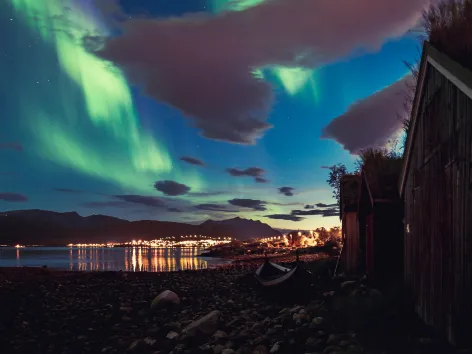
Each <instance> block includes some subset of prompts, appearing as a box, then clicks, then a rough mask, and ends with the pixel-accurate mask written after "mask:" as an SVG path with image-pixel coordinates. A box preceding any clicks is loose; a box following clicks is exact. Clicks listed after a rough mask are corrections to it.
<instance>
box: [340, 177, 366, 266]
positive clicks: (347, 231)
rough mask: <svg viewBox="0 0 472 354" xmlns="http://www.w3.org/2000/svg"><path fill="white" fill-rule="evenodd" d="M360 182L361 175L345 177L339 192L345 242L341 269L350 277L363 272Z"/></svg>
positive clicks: (342, 179) (342, 235)
mask: <svg viewBox="0 0 472 354" xmlns="http://www.w3.org/2000/svg"><path fill="white" fill-rule="evenodd" d="M360 182H361V177H360V176H359V175H345V176H343V177H342V178H341V184H340V190H339V193H340V195H339V218H340V220H341V237H342V241H343V250H342V255H341V268H342V271H343V272H344V273H346V274H348V275H354V274H360V272H361V271H362V267H361V263H362V262H361V261H360V258H361V248H360V244H359V225H358V222H357V208H358V200H359V190H360Z"/></svg>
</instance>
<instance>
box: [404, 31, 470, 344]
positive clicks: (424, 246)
mask: <svg viewBox="0 0 472 354" xmlns="http://www.w3.org/2000/svg"><path fill="white" fill-rule="evenodd" d="M451 40H458V41H459V42H458V43H459V45H463V43H462V40H461V39H456V38H451ZM467 43H470V41H469V42H467ZM464 45H465V44H464ZM464 62H470V58H469V60H468V61H467V60H465V61H464ZM409 129H410V131H409V134H408V139H407V143H406V147H405V157H404V165H403V170H402V175H401V183H400V193H401V195H402V197H403V198H404V202H405V250H404V252H405V283H406V286H407V289H408V291H409V293H410V295H411V298H412V300H413V301H414V303H415V307H416V311H417V312H418V314H419V315H420V316H421V317H422V318H423V320H424V321H425V322H426V323H428V324H430V325H433V326H434V327H436V329H439V330H441V331H442V332H443V333H444V334H445V335H446V336H447V337H448V338H449V339H450V340H451V341H452V342H456V343H459V344H461V343H462V342H467V341H468V342H469V343H470V338H469V337H470V333H471V332H470V329H471V328H472V327H471V326H472V71H470V70H469V69H466V68H464V67H462V66H461V65H459V64H458V63H457V62H455V61H453V60H452V59H450V58H449V57H448V56H446V55H445V54H443V53H441V52H439V51H438V50H436V49H435V48H433V47H432V46H431V45H430V44H429V43H425V45H424V48H423V56H422V59H421V65H420V70H419V78H418V84H417V89H416V96H415V100H414V103H413V110H412V115H411V120H410V128H409Z"/></svg>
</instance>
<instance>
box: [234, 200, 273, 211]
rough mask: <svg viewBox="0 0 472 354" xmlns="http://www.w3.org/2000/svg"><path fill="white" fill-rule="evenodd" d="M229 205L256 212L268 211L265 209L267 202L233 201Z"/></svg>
mask: <svg viewBox="0 0 472 354" xmlns="http://www.w3.org/2000/svg"><path fill="white" fill-rule="evenodd" d="M228 203H229V204H231V205H234V206H238V207H243V208H250V209H254V210H259V211H264V210H267V208H266V207H265V204H266V202H264V201H262V200H258V199H237V198H236V199H231V200H228Z"/></svg>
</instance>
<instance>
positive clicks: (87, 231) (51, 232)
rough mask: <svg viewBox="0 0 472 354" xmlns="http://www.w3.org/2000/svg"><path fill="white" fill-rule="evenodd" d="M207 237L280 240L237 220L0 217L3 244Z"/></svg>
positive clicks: (260, 226)
mask: <svg viewBox="0 0 472 354" xmlns="http://www.w3.org/2000/svg"><path fill="white" fill-rule="evenodd" d="M181 235H206V236H212V237H234V238H236V239H239V240H244V239H250V238H257V237H268V236H278V235H280V232H278V231H276V230H274V229H272V228H271V227H270V226H269V225H267V224H264V223H262V222H260V221H254V220H248V219H242V218H234V219H229V220H222V221H213V220H207V221H205V222H203V223H202V224H200V225H190V224H184V223H178V222H168V221H155V220H140V221H127V220H123V219H119V218H115V217H111V216H106V215H91V216H86V217H83V216H80V215H79V214H77V213H76V212H67V213H58V212H53V211H46V210H13V211H8V212H1V213H0V244H16V243H20V244H40V245H65V244H68V243H80V242H83V243H91V242H97V243H98V242H100V243H102V242H110V241H114V242H124V241H130V240H132V239H142V240H152V239H157V238H162V237H168V236H175V237H178V236H181Z"/></svg>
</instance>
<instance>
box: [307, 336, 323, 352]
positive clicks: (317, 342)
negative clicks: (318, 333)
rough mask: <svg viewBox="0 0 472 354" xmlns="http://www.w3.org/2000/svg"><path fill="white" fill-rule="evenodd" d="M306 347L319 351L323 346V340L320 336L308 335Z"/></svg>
mask: <svg viewBox="0 0 472 354" xmlns="http://www.w3.org/2000/svg"><path fill="white" fill-rule="evenodd" d="M305 345H306V347H307V349H310V350H315V351H320V350H322V349H324V347H325V341H324V340H322V339H320V338H315V337H309V338H308V339H307V340H306V344H305Z"/></svg>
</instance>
